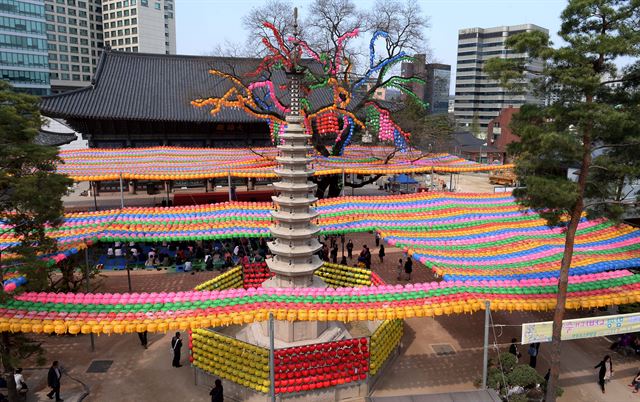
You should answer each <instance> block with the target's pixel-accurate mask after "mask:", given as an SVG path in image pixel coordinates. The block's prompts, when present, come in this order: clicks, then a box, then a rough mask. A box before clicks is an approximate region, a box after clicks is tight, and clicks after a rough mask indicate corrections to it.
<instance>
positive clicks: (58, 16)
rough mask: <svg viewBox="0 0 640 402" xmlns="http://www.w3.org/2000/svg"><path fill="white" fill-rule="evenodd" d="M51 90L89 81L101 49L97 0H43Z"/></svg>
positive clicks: (79, 85) (100, 18)
mask: <svg viewBox="0 0 640 402" xmlns="http://www.w3.org/2000/svg"><path fill="white" fill-rule="evenodd" d="M45 12H46V19H47V40H48V42H49V69H50V77H51V88H52V91H53V92H63V91H67V90H70V89H75V88H79V87H85V86H87V85H89V84H90V83H91V77H92V76H93V74H94V73H95V71H96V66H97V64H98V59H99V58H100V53H101V51H102V46H103V45H102V7H101V5H100V0H45Z"/></svg>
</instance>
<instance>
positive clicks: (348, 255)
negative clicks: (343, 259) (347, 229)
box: [347, 239, 353, 259]
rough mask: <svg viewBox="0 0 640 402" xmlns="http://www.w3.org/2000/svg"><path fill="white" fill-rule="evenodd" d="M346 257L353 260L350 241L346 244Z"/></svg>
mask: <svg viewBox="0 0 640 402" xmlns="http://www.w3.org/2000/svg"><path fill="white" fill-rule="evenodd" d="M347 257H349V259H352V258H353V242H352V241H351V239H349V241H348V242H347Z"/></svg>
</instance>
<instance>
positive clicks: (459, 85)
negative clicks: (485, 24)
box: [454, 24, 549, 135]
mask: <svg viewBox="0 0 640 402" xmlns="http://www.w3.org/2000/svg"><path fill="white" fill-rule="evenodd" d="M531 31H541V32H545V33H548V32H549V31H548V30H547V29H545V28H542V27H539V26H537V25H533V24H524V25H512V26H501V27H495V28H486V29H483V28H470V29H461V30H459V31H458V59H457V68H456V88H455V91H456V92H455V107H454V115H455V118H456V121H457V122H458V124H460V125H461V126H466V125H468V126H471V125H472V123H473V120H474V117H476V116H477V119H478V122H479V124H480V130H481V131H482V133H483V134H484V135H486V131H487V125H488V124H489V121H491V119H493V118H494V117H496V116H498V114H499V113H500V111H501V110H502V109H503V108H505V107H509V106H513V107H519V106H520V105H522V104H523V103H542V102H541V100H540V99H538V98H536V97H534V96H533V95H532V94H530V93H517V92H512V91H508V90H506V89H504V88H502V87H501V86H500V85H499V83H498V82H497V81H495V80H489V79H488V78H487V76H486V74H484V73H483V71H482V69H483V67H484V63H485V61H487V60H489V59H492V58H496V57H500V58H505V59H525V58H527V55H526V54H523V53H514V52H513V51H512V50H508V49H507V48H506V47H505V41H506V40H507V38H508V37H509V36H511V35H514V34H517V33H521V32H531ZM527 70H528V71H529V72H531V74H528V75H527V78H526V79H527V80H529V79H531V78H532V77H533V75H534V74H535V73H539V72H541V71H542V61H534V62H531V63H528V64H527Z"/></svg>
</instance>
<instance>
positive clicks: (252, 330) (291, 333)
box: [236, 321, 351, 349]
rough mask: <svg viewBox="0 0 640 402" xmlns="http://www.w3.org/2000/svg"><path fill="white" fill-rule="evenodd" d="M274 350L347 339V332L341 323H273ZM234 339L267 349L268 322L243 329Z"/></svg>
mask: <svg viewBox="0 0 640 402" xmlns="http://www.w3.org/2000/svg"><path fill="white" fill-rule="evenodd" d="M274 327H275V339H274V344H275V348H276V349H282V348H290V347H296V346H304V345H312V344H316V343H324V342H333V341H339V340H342V339H348V338H350V337H351V336H350V335H349V331H347V328H345V326H344V324H342V323H341V322H325V321H294V322H290V321H274ZM236 339H238V340H241V341H244V342H247V343H250V344H252V345H257V346H260V347H263V348H269V322H268V321H265V322H259V323H253V324H249V325H247V326H245V327H243V328H242V329H241V330H240V331H239V332H238V333H237V334H236Z"/></svg>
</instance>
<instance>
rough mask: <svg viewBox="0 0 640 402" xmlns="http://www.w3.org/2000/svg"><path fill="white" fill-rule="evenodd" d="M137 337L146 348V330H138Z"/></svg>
mask: <svg viewBox="0 0 640 402" xmlns="http://www.w3.org/2000/svg"><path fill="white" fill-rule="evenodd" d="M138 338H139V339H140V345H142V347H143V348H145V349H147V331H143V332H138Z"/></svg>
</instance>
